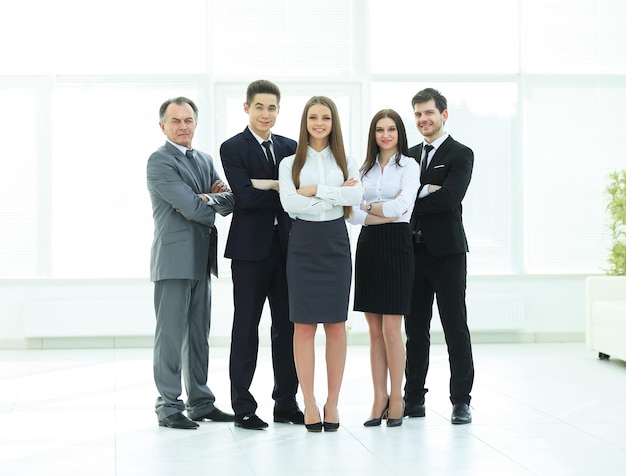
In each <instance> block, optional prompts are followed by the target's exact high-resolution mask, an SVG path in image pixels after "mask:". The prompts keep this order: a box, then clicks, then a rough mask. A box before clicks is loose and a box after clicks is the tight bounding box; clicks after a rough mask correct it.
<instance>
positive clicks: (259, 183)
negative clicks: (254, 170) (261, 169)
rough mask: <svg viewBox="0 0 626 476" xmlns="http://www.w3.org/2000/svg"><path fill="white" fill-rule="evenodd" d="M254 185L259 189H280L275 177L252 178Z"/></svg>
mask: <svg viewBox="0 0 626 476" xmlns="http://www.w3.org/2000/svg"><path fill="white" fill-rule="evenodd" d="M250 182H252V186H253V187H254V188H256V189H257V190H276V191H277V192H278V191H279V185H278V180H273V179H250Z"/></svg>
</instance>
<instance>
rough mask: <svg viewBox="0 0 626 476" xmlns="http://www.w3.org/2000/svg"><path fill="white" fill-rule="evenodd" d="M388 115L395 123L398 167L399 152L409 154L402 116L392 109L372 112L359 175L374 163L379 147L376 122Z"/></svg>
mask: <svg viewBox="0 0 626 476" xmlns="http://www.w3.org/2000/svg"><path fill="white" fill-rule="evenodd" d="M385 117H388V118H389V119H391V120H392V121H393V122H395V123H396V129H397V130H398V152H397V153H396V155H395V164H396V166H398V167H400V154H402V155H409V145H408V140H407V138H406V129H405V128H404V122H402V118H401V117H400V114H398V113H397V112H396V111H394V110H393V109H383V110H381V111H378V112H377V113H376V114H374V117H373V118H372V122H371V124H370V131H369V135H368V139H367V154H366V155H365V161H364V162H363V165H362V166H361V169H360V171H361V175H365V174H367V173H368V172H369V171H370V170H372V167H374V164H375V163H376V156H377V155H378V153H379V152H380V148H379V147H378V144H377V143H376V124H378V121H380V120H381V119H383V118H385Z"/></svg>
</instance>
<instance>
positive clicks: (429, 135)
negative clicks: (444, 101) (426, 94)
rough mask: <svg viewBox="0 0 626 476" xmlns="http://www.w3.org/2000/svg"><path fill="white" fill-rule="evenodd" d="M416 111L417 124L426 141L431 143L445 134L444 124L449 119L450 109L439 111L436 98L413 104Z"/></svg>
mask: <svg viewBox="0 0 626 476" xmlns="http://www.w3.org/2000/svg"><path fill="white" fill-rule="evenodd" d="M413 112H414V113H415V125H416V126H417V130H418V131H420V134H422V136H424V139H426V142H428V143H430V142H432V141H434V140H435V139H438V138H439V137H441V136H442V135H443V134H444V129H443V125H444V123H445V122H446V121H447V120H448V110H447V109H444V111H443V112H439V109H437V106H436V105H435V100H434V99H431V100H430V101H428V102H423V103H417V104H416V105H415V106H413Z"/></svg>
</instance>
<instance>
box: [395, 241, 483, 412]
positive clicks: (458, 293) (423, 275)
mask: <svg viewBox="0 0 626 476" xmlns="http://www.w3.org/2000/svg"><path fill="white" fill-rule="evenodd" d="M414 246H415V248H414V251H415V254H414V256H415V277H414V280H413V291H412V295H411V312H410V314H408V315H406V316H405V330H406V336H407V342H406V383H405V387H404V394H405V395H404V398H405V400H406V401H407V402H410V403H413V404H423V403H424V395H425V394H426V392H428V389H427V388H426V387H425V384H426V374H427V373H428V365H429V355H430V321H431V319H432V315H433V303H434V298H435V296H436V297H437V307H438V309H439V316H440V318H441V324H442V327H443V331H444V335H445V339H446V344H447V346H448V357H449V362H450V400H451V402H452V403H453V404H454V403H467V404H469V402H470V399H471V397H470V392H471V390H472V385H473V383H474V362H473V358H472V344H471V339H470V333H469V329H468V327H467V309H466V306H465V289H466V283H467V258H466V254H465V253H457V254H451V255H446V256H433V255H431V254H430V253H429V252H428V250H427V248H426V245H425V244H423V243H417V244H415V245H414Z"/></svg>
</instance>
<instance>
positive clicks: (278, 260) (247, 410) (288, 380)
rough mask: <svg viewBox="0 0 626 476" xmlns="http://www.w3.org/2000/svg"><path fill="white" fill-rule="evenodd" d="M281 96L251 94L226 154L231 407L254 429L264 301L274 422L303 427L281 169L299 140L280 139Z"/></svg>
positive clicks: (269, 91)
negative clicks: (244, 122) (230, 199)
mask: <svg viewBox="0 0 626 476" xmlns="http://www.w3.org/2000/svg"><path fill="white" fill-rule="evenodd" d="M279 107H280V90H279V88H278V86H276V85H275V84H274V83H272V82H270V81H266V80H258V81H254V82H252V83H251V84H250V85H249V86H248V89H247V93H246V102H245V103H244V111H245V112H246V113H247V114H248V116H249V125H248V127H246V129H245V130H244V131H243V132H241V133H239V134H237V135H235V136H234V137H231V138H230V139H228V140H227V141H225V142H224V143H223V144H222V146H221V148H220V156H221V158H222V165H223V166H224V173H225V174H226V178H227V180H228V183H229V184H230V186H231V188H232V190H233V194H234V196H235V209H234V211H233V217H232V222H231V225H230V231H229V233H228V241H227V242H226V251H225V256H226V257H227V258H230V259H231V260H232V262H231V270H232V279H233V298H234V316H233V329H232V340H231V349H230V380H231V402H232V406H233V410H234V411H235V426H238V427H240V428H245V429H249V430H258V429H263V428H266V427H267V426H268V425H267V423H266V422H264V421H263V420H261V418H259V416H258V415H257V414H256V410H257V406H258V405H257V402H256V400H255V399H254V397H253V396H252V394H251V393H250V384H251V383H252V378H253V377H254V371H255V369H256V365H257V357H258V350H259V331H258V327H259V322H260V319H261V314H262V311H263V306H264V304H265V300H266V299H268V300H269V307H270V311H271V320H272V326H271V344H272V363H273V369H274V388H273V392H272V398H273V399H274V422H279V423H296V424H304V415H303V413H302V411H300V409H299V408H298V404H297V402H296V397H295V396H296V392H297V390H298V378H297V375H296V369H295V364H294V359H293V323H292V322H290V321H289V301H288V296H287V277H286V273H285V266H286V257H287V239H288V237H289V230H290V228H291V219H290V218H289V216H288V215H287V213H285V211H284V210H283V208H282V206H281V204H280V199H279V196H278V180H277V179H278V175H277V171H278V165H279V164H280V161H281V160H282V159H283V157H287V156H290V155H293V154H294V153H295V150H296V142H295V141H293V140H292V139H288V138H286V137H282V136H279V135H277V134H273V133H272V132H271V128H272V127H273V126H274V124H275V122H276V117H277V115H278V111H279Z"/></svg>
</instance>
